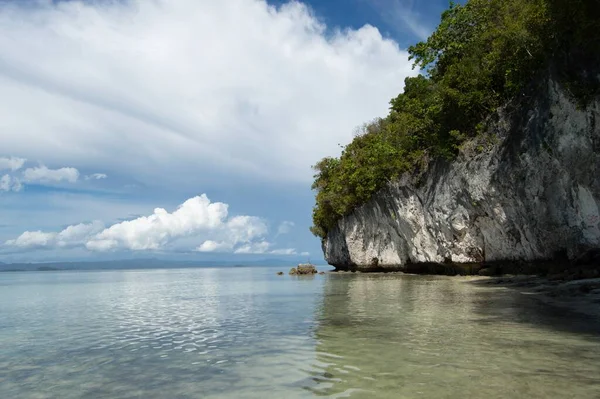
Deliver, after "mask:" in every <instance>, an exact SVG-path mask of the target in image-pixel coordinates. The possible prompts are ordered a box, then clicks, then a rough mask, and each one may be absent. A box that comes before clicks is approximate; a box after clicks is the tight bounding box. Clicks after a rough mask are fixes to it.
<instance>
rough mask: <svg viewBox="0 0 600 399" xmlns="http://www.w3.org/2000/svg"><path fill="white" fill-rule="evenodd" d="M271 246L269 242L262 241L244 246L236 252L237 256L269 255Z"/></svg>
mask: <svg viewBox="0 0 600 399" xmlns="http://www.w3.org/2000/svg"><path fill="white" fill-rule="evenodd" d="M270 246H271V243H269V242H267V241H261V242H255V243H251V244H246V245H243V246H241V247H239V248H238V249H236V250H235V251H234V252H235V253H236V254H264V253H267V251H268V250H269V247H270Z"/></svg>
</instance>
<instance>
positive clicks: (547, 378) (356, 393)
mask: <svg viewBox="0 0 600 399" xmlns="http://www.w3.org/2000/svg"><path fill="white" fill-rule="evenodd" d="M317 319H318V321H319V326H318V328H317V329H316V333H315V336H316V339H317V349H316V350H317V361H318V364H316V365H315V368H314V373H313V374H314V380H315V381H317V382H318V384H317V385H316V386H315V387H312V388H310V390H311V391H312V392H313V393H315V394H318V395H327V396H329V395H333V396H337V395H343V396H345V395H350V396H351V397H353V398H355V397H356V398H361V397H364V398H368V397H378V398H386V397H389V398H413V397H422V398H466V397H479V398H481V397H485V398H520V397H523V398H565V397H577V398H598V397H600V340H599V339H598V335H595V334H594V332H595V331H598V330H597V329H596V328H595V327H594V326H590V325H589V321H583V324H584V325H582V326H581V327H582V329H577V327H576V326H577V324H578V323H582V320H581V319H579V318H573V319H572V320H569V319H565V318H564V316H562V315H561V314H559V313H557V312H556V310H555V309H549V308H547V307H545V306H542V305H540V304H537V303H536V302H535V301H533V300H531V299H530V298H527V297H525V296H524V295H520V294H518V293H514V292H509V291H506V290H502V289H495V288H489V287H486V288H483V287H477V286H476V285H474V284H471V283H469V282H466V281H464V280H460V279H454V278H446V277H418V276H401V275H332V276H330V278H329V279H328V280H327V282H326V283H325V286H324V295H323V303H322V306H321V307H320V308H319V309H318V313H317ZM565 324H566V325H569V326H571V327H573V328H568V329H565V328H563V327H564V325H565Z"/></svg>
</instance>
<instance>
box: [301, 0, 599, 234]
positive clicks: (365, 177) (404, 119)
mask: <svg viewBox="0 0 600 399" xmlns="http://www.w3.org/2000/svg"><path fill="white" fill-rule="evenodd" d="M597 6H598V4H597V0H470V1H469V2H467V3H466V4H465V5H460V4H457V3H453V2H451V3H450V7H449V9H448V10H446V11H445V12H444V13H443V14H442V17H441V22H440V25H439V26H438V28H437V30H436V31H435V32H434V33H433V34H432V35H431V36H430V37H429V38H428V39H427V40H426V41H424V42H421V43H418V44H416V45H414V46H411V47H410V48H409V53H410V58H411V59H412V60H413V61H414V65H415V67H417V66H418V67H420V68H421V69H422V70H423V71H424V73H425V75H423V74H422V75H419V76H417V77H413V78H407V79H406V80H405V86H404V92H403V93H401V94H400V95H398V96H397V97H396V98H394V99H392V100H391V101H390V112H389V115H388V116H387V117H385V118H382V119H376V120H374V121H373V122H371V123H369V124H366V125H364V126H363V127H362V128H361V129H360V130H359V132H358V134H357V135H356V137H355V138H354V140H353V141H352V142H351V143H350V144H348V145H347V146H345V147H344V148H343V151H342V154H341V156H340V157H339V158H325V159H323V160H322V161H320V162H319V163H318V164H317V165H315V166H314V169H315V172H316V173H315V182H314V184H313V187H312V188H313V189H314V190H316V192H317V194H316V205H315V207H314V209H313V224H314V226H313V227H312V228H311V231H312V232H313V233H314V234H315V235H317V236H319V237H325V236H326V235H327V231H328V230H329V229H330V228H331V227H333V226H334V225H335V223H336V221H337V220H338V219H339V218H340V217H342V216H344V215H347V214H348V213H350V212H351V211H352V210H353V209H355V208H356V207H357V206H360V205H361V204H364V203H365V202H366V201H368V200H369V199H370V198H371V196H372V195H373V194H374V193H375V192H377V191H378V190H379V189H380V188H382V187H383V186H384V185H385V183H386V182H388V181H390V180H393V179H396V178H398V177H399V176H400V175H401V174H403V173H405V172H415V171H418V169H419V168H421V169H423V168H424V167H426V166H427V165H426V161H427V160H428V159H435V158H441V157H444V158H446V159H452V158H453V157H454V156H455V155H456V154H457V152H458V149H459V148H460V146H461V144H462V143H464V142H465V141H466V140H469V139H470V138H472V137H475V136H479V135H481V134H482V133H484V131H485V124H484V121H485V120H486V118H488V117H489V116H490V115H491V114H492V113H493V112H494V111H495V110H496V109H497V108H498V107H500V106H502V105H503V104H505V103H506V102H507V101H509V100H510V99H512V98H514V97H515V96H517V95H519V94H520V93H522V92H523V91H524V89H525V88H526V87H527V85H529V84H530V83H531V82H532V81H533V80H534V78H535V77H536V75H538V74H539V73H540V71H542V70H544V69H547V68H548V67H549V66H551V65H554V66H555V67H556V68H557V70H558V72H559V74H560V75H561V76H562V78H563V83H564V84H565V86H566V87H567V88H569V90H570V91H571V92H572V93H573V95H574V96H576V97H577V98H578V99H579V100H580V101H581V102H582V104H585V102H586V101H589V99H590V98H592V97H593V96H595V95H597V94H598V93H599V92H600V85H599V83H598V79H597V76H596V75H595V74H594V73H591V72H589V69H586V66H590V67H597V66H598V65H600V34H599V33H598V32H599V31H600V29H599V28H598V27H599V26H600V14H599V13H600V11H599V10H600V7H597ZM595 71H597V69H596V70H595ZM479 147H481V149H480V150H481V151H483V150H484V149H485V148H484V147H487V145H486V146H484V145H482V144H480V145H479Z"/></svg>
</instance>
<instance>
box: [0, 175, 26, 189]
mask: <svg viewBox="0 0 600 399" xmlns="http://www.w3.org/2000/svg"><path fill="white" fill-rule="evenodd" d="M22 188H23V185H22V184H21V181H20V180H19V179H18V178H16V177H13V176H10V175H4V176H2V177H0V191H14V192H17V191H21V189H22Z"/></svg>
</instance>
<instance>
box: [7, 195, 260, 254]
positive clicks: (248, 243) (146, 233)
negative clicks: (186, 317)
mask: <svg viewBox="0 0 600 399" xmlns="http://www.w3.org/2000/svg"><path fill="white" fill-rule="evenodd" d="M267 233H268V228H267V224H266V222H265V221H264V220H263V219H261V218H258V217H254V216H234V217H231V218H228V205H227V204H224V203H221V202H211V201H210V200H209V199H208V197H207V196H206V195H205V194H203V195H200V196H197V197H193V198H190V199H188V200H187V201H185V202H184V203H183V204H181V205H180V206H179V207H178V208H177V209H176V210H175V211H173V212H168V211H167V210H165V209H163V208H156V209H155V210H154V212H153V213H152V214H151V215H149V216H141V217H138V218H135V219H132V220H127V221H124V222H120V223H116V224H113V225H112V226H110V227H108V228H105V226H104V224H102V223H101V222H99V221H95V222H92V223H81V224H77V225H72V226H68V227H67V228H65V229H63V230H62V231H60V232H58V233H57V232H43V231H26V232H24V233H23V234H21V235H20V236H19V237H17V238H16V239H13V240H8V241H6V242H5V246H7V247H15V248H20V249H28V248H54V249H56V248H71V247H84V248H87V249H88V250H91V251H112V250H132V251H144V250H164V249H169V248H170V245H171V244H175V242H176V241H177V240H178V239H185V240H190V239H191V240H195V242H196V243H198V242H201V243H202V244H201V245H200V246H198V247H197V248H196V249H195V250H196V251H199V252H232V251H234V252H236V253H265V252H266V251H267V250H268V249H269V247H270V245H271V244H270V243H268V242H267V241H265V236H266V234H267ZM192 248H193V246H192ZM192 248H189V249H188V250H192Z"/></svg>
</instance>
